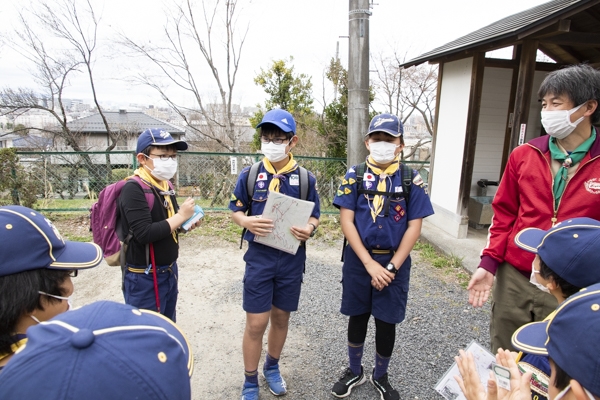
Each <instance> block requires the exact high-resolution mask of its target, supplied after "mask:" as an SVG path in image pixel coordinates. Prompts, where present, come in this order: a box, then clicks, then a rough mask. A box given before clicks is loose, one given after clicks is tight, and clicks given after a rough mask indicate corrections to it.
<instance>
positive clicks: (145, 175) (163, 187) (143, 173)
mask: <svg viewBox="0 0 600 400" xmlns="http://www.w3.org/2000/svg"><path fill="white" fill-rule="evenodd" d="M133 174H134V175H137V176H139V177H140V178H142V180H144V181H146V182H148V183H149V184H151V185H152V186H154V187H155V188H156V189H158V190H160V191H161V192H168V191H169V190H171V188H170V187H169V183H168V182H167V181H159V180H156V178H154V177H153V176H152V175H151V174H150V172H148V171H147V170H146V168H144V166H143V165H142V166H140V167H139V168H138V169H136V170H135V171H134V172H133ZM162 196H163V197H164V199H165V201H164V205H165V208H166V209H167V218H171V217H172V216H173V215H175V207H174V206H173V202H172V201H171V196H169V195H164V194H163V195H162ZM171 235H173V240H174V241H175V243H177V233H176V231H173V232H171Z"/></svg>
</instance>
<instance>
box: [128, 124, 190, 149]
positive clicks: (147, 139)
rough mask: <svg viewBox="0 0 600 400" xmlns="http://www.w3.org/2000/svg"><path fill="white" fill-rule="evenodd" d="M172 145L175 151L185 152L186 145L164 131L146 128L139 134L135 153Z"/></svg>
mask: <svg viewBox="0 0 600 400" xmlns="http://www.w3.org/2000/svg"><path fill="white" fill-rule="evenodd" d="M171 144H174V145H175V148H176V149H177V150H180V151H181V150H187V148H188V145H187V143H186V142H184V141H183V140H175V139H173V136H171V134H170V133H169V132H167V131H165V130H164V129H158V128H148V129H146V130H145V131H144V132H142V133H141V134H140V137H138V141H137V147H136V153H137V154H139V153H141V152H142V151H144V149H145V148H146V147H148V146H168V145H171Z"/></svg>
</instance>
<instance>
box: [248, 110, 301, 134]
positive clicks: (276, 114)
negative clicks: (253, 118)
mask: <svg viewBox="0 0 600 400" xmlns="http://www.w3.org/2000/svg"><path fill="white" fill-rule="evenodd" d="M264 124H273V125H275V126H277V127H278V128H279V129H281V130H282V131H284V132H285V133H289V132H291V133H293V134H294V135H295V134H296V121H294V117H293V116H292V114H290V113H289V112H287V111H285V110H282V109H279V108H274V109H272V110H270V111H267V113H266V114H265V115H264V116H263V119H262V121H260V124H258V125H256V129H258V128H260V127H261V126H263V125H264Z"/></svg>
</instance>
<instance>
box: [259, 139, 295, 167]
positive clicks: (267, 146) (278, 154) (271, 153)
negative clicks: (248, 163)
mask: <svg viewBox="0 0 600 400" xmlns="http://www.w3.org/2000/svg"><path fill="white" fill-rule="evenodd" d="M291 141H292V140H291V139H290V141H289V142H287V143H281V144H275V143H273V142H269V143H261V145H260V151H261V152H262V153H263V154H264V155H265V157H267V159H268V160H269V161H271V162H279V161H281V160H283V159H284V158H286V157H287V155H288V153H287V152H286V151H285V148H286V147H287V146H288V144H290V142H291Z"/></svg>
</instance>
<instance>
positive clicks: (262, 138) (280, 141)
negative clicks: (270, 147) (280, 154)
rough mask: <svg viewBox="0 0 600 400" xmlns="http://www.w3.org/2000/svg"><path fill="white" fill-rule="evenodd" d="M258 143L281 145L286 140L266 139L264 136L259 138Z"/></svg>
mask: <svg viewBox="0 0 600 400" xmlns="http://www.w3.org/2000/svg"><path fill="white" fill-rule="evenodd" d="M260 141H261V142H263V143H265V144H267V143H269V142H273V143H274V144H283V143H285V142H287V141H288V138H268V137H265V136H261V137H260Z"/></svg>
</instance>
